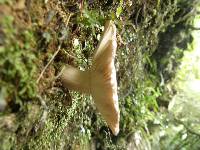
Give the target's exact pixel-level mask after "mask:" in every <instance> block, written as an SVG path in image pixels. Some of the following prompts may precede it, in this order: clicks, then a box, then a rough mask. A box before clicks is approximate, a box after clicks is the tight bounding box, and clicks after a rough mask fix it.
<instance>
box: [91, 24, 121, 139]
mask: <svg viewBox="0 0 200 150" xmlns="http://www.w3.org/2000/svg"><path fill="white" fill-rule="evenodd" d="M116 49H117V42H116V27H115V25H114V24H113V23H112V21H108V22H106V25H105V30H104V32H103V35H102V39H101V41H100V43H99V45H98V48H97V50H96V53H95V55H94V58H93V65H92V72H93V73H94V72H95V74H94V75H92V76H94V77H93V78H91V85H92V86H91V87H93V88H92V89H91V94H92V96H93V98H94V101H95V104H96V106H97V108H98V110H99V112H100V113H101V114H102V116H103V118H104V119H105V120H106V122H107V123H108V126H109V127H110V129H111V130H112V132H113V134H114V135H117V134H118V132H119V113H120V112H119V106H118V95H117V80H116V70H115V66H114V58H115V54H116Z"/></svg>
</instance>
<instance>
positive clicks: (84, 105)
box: [0, 0, 200, 150]
mask: <svg viewBox="0 0 200 150" xmlns="http://www.w3.org/2000/svg"><path fill="white" fill-rule="evenodd" d="M199 3H200V2H199V1H198V0H190V1H188V0H149V1H147V0H134V1H131V0H127V1H123V0H120V1H116V0H105V1H100V0H97V1H94V0H88V1H84V0H80V1H72V0H70V1H66V0H51V1H50V0H49V1H48V0H45V1H43V0H0V149H3V150H10V149H86V150H88V149H133V147H134V148H135V149H144V147H146V148H147V149H151V133H152V132H153V130H154V127H155V126H156V125H155V124H154V121H155V119H156V117H157V115H158V114H160V113H161V114H164V115H165V114H166V111H163V109H166V108H167V107H168V103H169V100H170V99H171V97H172V96H173V95H174V91H173V90H171V91H169V88H167V87H168V84H167V83H168V82H170V81H171V80H172V79H173V77H174V72H175V70H176V68H177V66H178V65H179V60H180V58H181V57H182V56H183V51H184V50H185V49H186V48H187V43H191V42H192V37H191V35H190V31H191V30H192V29H194V28H192V25H193V17H194V15H196V14H197V13H199V12H198V11H197V6H198V5H199ZM107 19H112V20H113V21H114V22H115V24H116V26H117V40H118V50H117V59H116V62H115V63H116V68H117V80H118V85H119V88H118V93H119V103H120V111H121V114H120V117H121V120H120V133H119V134H118V136H113V135H112V134H111V132H110V130H109V129H108V127H107V125H106V123H105V122H104V120H103V119H102V118H101V116H100V115H99V113H98V112H97V110H96V107H95V106H94V104H93V100H92V98H91V97H90V96H87V95H82V94H79V93H76V92H73V91H68V90H67V89H65V88H63V86H62V84H61V82H60V78H59V75H60V72H61V70H62V68H63V66H64V65H65V64H70V65H73V66H76V67H79V68H81V69H86V68H89V67H90V65H91V59H90V58H91V56H92V54H93V52H94V50H95V48H96V46H97V44H98V41H99V37H100V34H101V32H102V30H103V24H104V22H105V20H107ZM177 47H178V48H177ZM162 80H165V83H163V82H161V81H162ZM102 94H103V93H102ZM138 138H139V144H138V143H137V142H138ZM141 139H142V140H141ZM141 141H142V142H141ZM161 148H162V147H161Z"/></svg>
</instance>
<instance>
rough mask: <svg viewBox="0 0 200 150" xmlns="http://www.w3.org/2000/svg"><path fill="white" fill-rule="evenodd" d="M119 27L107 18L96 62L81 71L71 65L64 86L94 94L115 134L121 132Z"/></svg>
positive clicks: (100, 110) (63, 79)
mask: <svg viewBox="0 0 200 150" xmlns="http://www.w3.org/2000/svg"><path fill="white" fill-rule="evenodd" d="M116 49H117V42H116V27H115V25H114V23H113V22H112V21H107V22H106V24H105V27H104V32H103V33H102V36H101V39H100V42H99V44H98V46H97V49H96V52H95V53H94V56H93V59H92V66H91V68H90V69H88V70H86V71H81V70H79V69H76V68H74V67H72V66H69V65H67V66H66V67H65V69H64V71H63V73H62V75H61V80H62V82H63V85H64V87H66V88H68V89H71V90H76V91H79V92H82V93H87V94H91V95H92V97H93V99H94V102H95V105H96V107H97V109H98V110H99V112H100V114H101V115H102V117H103V118H104V119H105V120H106V122H107V124H108V126H109V128H110V129H111V131H112V133H113V134H114V135H117V134H118V132H119V106H118V95H117V80H116V70H115V66H114V58H115V54H116Z"/></svg>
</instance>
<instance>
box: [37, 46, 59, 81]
mask: <svg viewBox="0 0 200 150" xmlns="http://www.w3.org/2000/svg"><path fill="white" fill-rule="evenodd" d="M60 47H61V45H59V46H58V50H57V51H56V52H55V53H54V54H53V56H52V57H51V59H50V61H49V62H48V63H47V65H46V66H45V67H44V69H43V70H42V72H41V73H40V76H39V78H38V79H37V83H39V81H40V79H41V78H42V76H43V74H44V72H45V71H46V69H47V68H48V66H49V65H50V64H51V62H52V61H53V60H54V58H55V57H56V55H57V54H58V52H59V51H60Z"/></svg>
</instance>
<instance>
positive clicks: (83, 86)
mask: <svg viewBox="0 0 200 150" xmlns="http://www.w3.org/2000/svg"><path fill="white" fill-rule="evenodd" d="M89 72H90V71H89V70H88V71H81V70H79V69H77V68H74V67H72V66H70V65H67V66H66V67H65V68H64V71H63V73H62V75H61V79H62V82H63V85H64V86H65V87H67V88H68V89H70V90H75V91H79V92H81V93H87V94H90V73H89Z"/></svg>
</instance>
